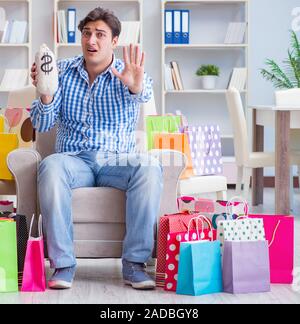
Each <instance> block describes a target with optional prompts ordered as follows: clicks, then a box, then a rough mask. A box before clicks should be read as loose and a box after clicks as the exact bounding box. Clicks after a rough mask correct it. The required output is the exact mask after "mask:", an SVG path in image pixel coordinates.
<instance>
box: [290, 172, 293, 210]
mask: <svg viewBox="0 0 300 324" xmlns="http://www.w3.org/2000/svg"><path fill="white" fill-rule="evenodd" d="M290 206H291V208H290V209H291V210H294V168H293V166H291V167H290Z"/></svg>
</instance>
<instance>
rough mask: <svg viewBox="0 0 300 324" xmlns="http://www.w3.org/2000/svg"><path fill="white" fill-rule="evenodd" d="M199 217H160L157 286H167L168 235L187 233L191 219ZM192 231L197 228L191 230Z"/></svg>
mask: <svg viewBox="0 0 300 324" xmlns="http://www.w3.org/2000/svg"><path fill="white" fill-rule="evenodd" d="M197 215H199V214H198V213H197V214H194V215H193V214H189V213H177V214H168V215H164V216H162V217H160V219H159V225H158V238H157V262H156V286H157V287H164V286H165V271H166V254H167V241H168V235H169V234H172V233H174V232H186V231H187V229H188V224H189V221H190V219H191V218H193V217H195V216H197ZM191 229H192V230H193V229H195V227H192V228H191Z"/></svg>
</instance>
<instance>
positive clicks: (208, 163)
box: [185, 125, 223, 176]
mask: <svg viewBox="0 0 300 324" xmlns="http://www.w3.org/2000/svg"><path fill="white" fill-rule="evenodd" d="M185 132H186V133H187V134H188V136H189V143H190V148H191V155H192V160H193V167H194V172H195V174H196V175H198V176H202V175H212V174H222V173H223V162H222V146H221V136H220V127H219V126H218V125H203V126H188V127H187V128H186V130H185Z"/></svg>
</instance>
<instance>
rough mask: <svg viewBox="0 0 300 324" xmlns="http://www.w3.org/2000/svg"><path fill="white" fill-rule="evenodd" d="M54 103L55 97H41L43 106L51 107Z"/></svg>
mask: <svg viewBox="0 0 300 324" xmlns="http://www.w3.org/2000/svg"><path fill="white" fill-rule="evenodd" d="M52 101H53V96H45V95H41V102H42V104H43V105H50V104H51V102H52Z"/></svg>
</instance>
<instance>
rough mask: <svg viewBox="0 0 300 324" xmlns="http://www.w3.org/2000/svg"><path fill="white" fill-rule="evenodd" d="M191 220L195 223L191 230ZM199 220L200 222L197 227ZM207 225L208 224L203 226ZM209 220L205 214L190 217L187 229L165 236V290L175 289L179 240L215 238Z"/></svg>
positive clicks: (214, 232)
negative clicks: (193, 228) (194, 227)
mask: <svg viewBox="0 0 300 324" xmlns="http://www.w3.org/2000/svg"><path fill="white" fill-rule="evenodd" d="M192 222H195V223H196V229H195V230H192V226H191V225H192ZM199 222H200V223H201V226H200V229H199ZM205 224H206V225H208V226H205ZM211 228H212V226H211V222H210V220H209V219H208V218H207V217H205V216H199V215H197V216H196V217H193V218H191V219H190V221H189V224H188V229H187V231H185V232H174V233H169V234H168V237H167V251H166V268H165V290H167V291H176V287H177V274H178V262H179V251H180V243H181V242H190V241H201V240H209V241H210V240H211V239H213V240H215V238H216V231H215V230H212V229H211Z"/></svg>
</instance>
